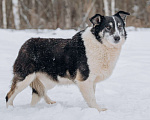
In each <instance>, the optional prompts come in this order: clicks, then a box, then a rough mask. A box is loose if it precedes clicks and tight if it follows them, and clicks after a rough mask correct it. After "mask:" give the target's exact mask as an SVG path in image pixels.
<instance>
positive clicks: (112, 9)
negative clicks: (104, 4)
mask: <svg viewBox="0 0 150 120" xmlns="http://www.w3.org/2000/svg"><path fill="white" fill-rule="evenodd" d="M111 14H112V15H114V14H115V0H111Z"/></svg>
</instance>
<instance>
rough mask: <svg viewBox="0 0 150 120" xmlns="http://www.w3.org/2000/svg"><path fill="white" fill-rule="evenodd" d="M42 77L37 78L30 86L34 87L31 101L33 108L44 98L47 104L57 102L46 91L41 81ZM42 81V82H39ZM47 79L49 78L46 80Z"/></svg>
mask: <svg viewBox="0 0 150 120" xmlns="http://www.w3.org/2000/svg"><path fill="white" fill-rule="evenodd" d="M44 77H45V76H43V77H42V78H44ZM42 78H41V77H39V78H38V77H37V78H36V79H35V80H34V81H33V82H32V83H31V84H30V86H31V87H32V101H31V106H34V105H36V104H37V103H38V102H39V101H40V100H41V98H42V97H43V98H44V100H45V102H46V103H47V104H54V103H56V102H55V101H52V100H51V99H50V98H49V97H48V96H47V94H46V92H47V91H46V89H45V86H44V85H43V83H42V82H41V81H40V80H42ZM39 79H40V80H39ZM45 79H47V78H45Z"/></svg>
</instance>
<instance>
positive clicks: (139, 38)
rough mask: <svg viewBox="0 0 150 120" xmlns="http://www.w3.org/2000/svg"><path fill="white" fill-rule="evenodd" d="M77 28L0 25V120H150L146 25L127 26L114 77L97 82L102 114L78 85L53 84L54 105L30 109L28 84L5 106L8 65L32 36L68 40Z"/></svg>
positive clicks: (149, 54) (9, 75) (148, 31)
mask: <svg viewBox="0 0 150 120" xmlns="http://www.w3.org/2000/svg"><path fill="white" fill-rule="evenodd" d="M75 33H76V31H75V30H60V29H57V30H20V31H17V30H2V29H0V120H150V38H149V34H150V29H144V28H143V29H134V28H132V27H130V28H128V38H127V41H126V43H125V45H124V46H123V49H122V52H121V55H120V58H119V61H118V63H117V66H116V68H115V70H114V72H113V75H112V76H111V77H110V78H109V79H107V80H105V81H103V82H101V83H98V84H97V88H96V99H97V102H98V104H99V105H100V106H102V107H106V108H107V109H108V110H107V111H105V112H100V113H99V112H98V111H97V110H96V109H93V108H89V107H88V106H87V105H86V103H85V101H84V99H83V98H82V95H81V93H80V92H79V90H78V88H77V87H76V86H74V85H71V86H57V87H55V88H53V89H52V90H50V91H49V92H48V95H49V96H50V98H52V100H55V101H56V102H57V103H56V104H53V105H47V104H46V103H45V102H44V100H41V101H40V103H39V104H37V105H36V106H35V107H30V101H31V88H30V87H28V88H26V89H25V90H24V91H23V92H21V93H20V94H19V95H18V96H17V97H16V99H15V100H14V108H13V107H9V108H8V109H7V108H6V106H5V96H6V93H7V92H8V91H9V88H10V84H11V78H12V66H13V63H14V61H15V59H16V57H17V54H18V51H19V49H20V47H21V45H22V44H23V43H24V42H25V41H26V40H27V39H29V38H31V37H57V38H59V37H63V38H69V37H71V36H72V35H74V34H75Z"/></svg>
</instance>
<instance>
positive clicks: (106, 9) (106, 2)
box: [103, 0, 109, 16]
mask: <svg viewBox="0 0 150 120" xmlns="http://www.w3.org/2000/svg"><path fill="white" fill-rule="evenodd" d="M103 1H104V10H105V15H106V16H109V3H108V0H103Z"/></svg>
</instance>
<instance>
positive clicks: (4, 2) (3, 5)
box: [2, 0, 7, 29]
mask: <svg viewBox="0 0 150 120" xmlns="http://www.w3.org/2000/svg"><path fill="white" fill-rule="evenodd" d="M2 12H3V28H4V29H6V28H7V17H6V0H2Z"/></svg>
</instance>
